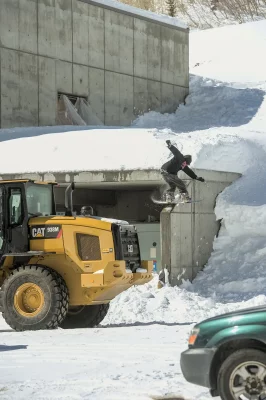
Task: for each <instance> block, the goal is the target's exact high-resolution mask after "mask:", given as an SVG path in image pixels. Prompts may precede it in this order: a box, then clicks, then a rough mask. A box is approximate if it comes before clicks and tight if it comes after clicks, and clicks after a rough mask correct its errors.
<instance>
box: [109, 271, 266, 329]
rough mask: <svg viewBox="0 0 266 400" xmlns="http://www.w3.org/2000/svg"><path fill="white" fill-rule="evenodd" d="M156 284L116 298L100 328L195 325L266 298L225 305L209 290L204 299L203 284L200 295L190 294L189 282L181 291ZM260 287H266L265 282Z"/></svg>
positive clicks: (224, 302) (134, 289)
mask: <svg viewBox="0 0 266 400" xmlns="http://www.w3.org/2000/svg"><path fill="white" fill-rule="evenodd" d="M212 272H213V271H212ZM227 278H228V275H227ZM210 280H211V282H208V284H211V285H213V276H212V277H210ZM225 280H226V279H225ZM157 282H158V277H157V276H155V277H154V279H153V280H152V281H151V282H149V283H147V284H146V285H143V286H135V287H133V288H131V289H129V290H127V291H126V292H123V293H122V294H121V295H119V296H118V297H117V298H116V299H115V300H113V301H112V302H111V308H110V311H109V312H108V314H107V316H106V317H105V319H104V321H103V322H102V324H101V325H103V326H104V325H111V326H120V325H121V326H123V325H128V324H129V325H130V324H132V325H134V324H136V325H139V324H141V323H143V324H144V323H149V322H154V323H160V322H164V323H168V324H175V323H177V322H178V324H181V325H182V324H194V323H196V322H199V321H201V320H203V319H205V318H209V317H212V316H214V315H217V314H221V313H224V312H229V311H234V310H235V309H236V308H243V307H252V306H255V305H258V306H259V305H263V304H265V303H266V296H265V295H262V294H261V295H259V296H257V297H255V298H251V299H249V300H247V301H236V302H232V303H229V302H228V303H226V301H222V299H221V298H220V299H219V300H220V301H217V296H216V294H215V293H213V292H212V291H211V290H208V293H205V295H204V290H201V288H202V289H206V288H207V289H209V286H208V284H206V285H205V286H204V287H203V286H202V282H200V284H199V288H200V293H201V294H200V295H199V293H197V292H195V293H193V292H192V293H191V292H190V290H189V289H190V287H193V286H194V285H191V284H190V283H189V282H186V283H185V284H184V285H183V288H181V287H169V286H165V287H163V288H161V289H158V288H157ZM263 283H264V285H265V279H264V282H263ZM239 284H241V282H239ZM222 286H223V284H222V283H221V287H222ZM186 289H187V290H186ZM210 289H211V288H210Z"/></svg>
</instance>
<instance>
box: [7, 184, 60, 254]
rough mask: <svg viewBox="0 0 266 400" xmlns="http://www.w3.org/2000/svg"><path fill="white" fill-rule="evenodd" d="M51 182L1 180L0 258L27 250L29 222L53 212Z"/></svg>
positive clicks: (53, 203) (53, 202) (53, 213)
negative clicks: (6, 254)
mask: <svg viewBox="0 0 266 400" xmlns="http://www.w3.org/2000/svg"><path fill="white" fill-rule="evenodd" d="M53 186H54V185H53V184H50V183H47V184H46V183H37V182H34V181H30V180H27V181H26V180H14V181H0V257H1V256H2V255H3V254H5V253H23V252H27V251H29V238H28V221H29V219H30V218H33V217H37V216H50V215H55V201H54V190H53Z"/></svg>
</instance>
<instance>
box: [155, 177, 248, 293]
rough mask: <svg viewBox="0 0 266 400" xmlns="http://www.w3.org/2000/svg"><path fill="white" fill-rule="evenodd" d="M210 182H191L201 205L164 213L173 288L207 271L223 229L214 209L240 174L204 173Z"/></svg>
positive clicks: (164, 247)
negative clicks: (203, 270) (205, 267)
mask: <svg viewBox="0 0 266 400" xmlns="http://www.w3.org/2000/svg"><path fill="white" fill-rule="evenodd" d="M198 175H199V176H201V175H202V176H205V177H206V179H207V181H206V183H205V184H202V183H200V182H198V181H191V180H190V181H188V183H189V184H188V191H189V193H190V195H191V196H192V198H193V199H195V200H198V199H202V201H201V202H199V203H191V204H180V205H177V206H175V207H174V208H173V207H165V208H164V209H163V211H162V212H161V252H162V268H166V269H167V270H168V272H169V281H170V283H171V285H173V286H174V285H180V284H181V283H182V280H187V279H189V280H190V281H192V280H193V279H194V278H195V277H196V275H197V273H198V272H199V271H200V270H202V269H203V267H204V265H205V264H206V263H207V261H208V259H209V257H210V254H211V252H212V250H213V240H214V238H215V236H216V235H217V233H218V231H219V227H220V223H219V221H216V216H215V213H214V207H215V202H216V198H217V196H218V194H219V193H221V192H222V191H223V189H225V188H226V187H227V186H229V185H230V184H231V183H232V182H233V181H234V180H236V179H237V178H238V177H239V176H240V174H234V173H225V172H216V171H215V172H214V171H202V174H200V173H198Z"/></svg>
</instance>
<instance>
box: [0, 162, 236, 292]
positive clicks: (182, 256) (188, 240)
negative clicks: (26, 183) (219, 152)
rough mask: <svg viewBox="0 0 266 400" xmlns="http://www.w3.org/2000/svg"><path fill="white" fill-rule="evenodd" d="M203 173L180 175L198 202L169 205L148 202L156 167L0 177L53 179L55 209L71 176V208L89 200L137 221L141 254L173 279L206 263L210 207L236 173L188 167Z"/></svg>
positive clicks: (213, 227) (102, 210) (212, 226)
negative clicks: (73, 187) (194, 176)
mask: <svg viewBox="0 0 266 400" xmlns="http://www.w3.org/2000/svg"><path fill="white" fill-rule="evenodd" d="M194 171H195V173H196V174H197V175H198V176H204V178H205V179H206V184H202V183H201V182H197V181H193V180H190V179H187V175H185V174H182V173H180V177H182V179H184V180H185V181H186V183H187V187H188V191H189V192H190V194H191V195H192V197H193V198H195V199H202V202H200V203H195V204H182V205H179V206H177V207H175V208H174V209H172V207H170V208H164V207H163V206H161V205H156V204H154V203H153V202H152V201H151V199H150V196H151V194H152V193H153V192H154V191H155V190H156V189H157V188H158V187H159V186H160V185H162V184H163V180H162V177H161V174H160V173H159V171H158V170H146V171H145V170H142V171H136V170H134V171H127V170H125V171H106V172H100V171H84V172H77V173H73V172H66V173H42V174H32V173H29V174H12V175H1V176H0V179H14V178H15V179H22V178H27V179H28V178H30V179H36V180H44V181H47V180H48V181H56V182H58V183H60V187H58V188H56V203H57V211H58V212H63V211H64V191H65V187H66V186H67V185H68V184H69V182H71V181H73V182H75V184H76V187H77V189H76V190H75V191H74V195H73V203H74V209H75V210H76V211H77V212H78V213H79V212H80V209H81V207H82V206H83V205H90V206H92V208H93V210H94V213H95V214H96V215H99V216H103V217H109V218H117V219H124V220H127V221H128V222H131V223H134V224H135V225H136V226H137V230H138V232H139V237H140V248H141V256H142V258H143V259H149V260H156V261H157V271H159V270H160V269H161V268H167V269H168V271H169V273H170V281H171V283H172V284H173V285H176V284H179V283H181V281H182V279H190V280H192V279H194V278H195V276H196V275H197V272H198V271H199V270H201V269H202V268H203V267H204V265H205V264H206V262H207V260H208V258H209V256H210V254H211V252H212V248H213V247H212V245H213V240H214V238H215V236H216V235H217V234H218V232H219V227H220V224H219V221H216V217H215V214H214V207H215V202H216V197H217V196H218V194H219V193H220V192H222V191H223V189H225V188H226V187H227V186H229V185H230V184H231V183H232V182H234V181H235V180H236V179H238V178H239V177H240V174H237V173H229V172H220V171H209V170H199V169H194Z"/></svg>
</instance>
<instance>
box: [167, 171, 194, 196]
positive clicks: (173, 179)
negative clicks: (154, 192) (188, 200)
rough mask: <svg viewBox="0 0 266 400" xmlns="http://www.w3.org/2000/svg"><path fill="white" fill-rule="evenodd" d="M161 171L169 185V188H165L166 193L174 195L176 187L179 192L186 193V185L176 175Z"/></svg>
mask: <svg viewBox="0 0 266 400" xmlns="http://www.w3.org/2000/svg"><path fill="white" fill-rule="evenodd" d="M161 173H162V177H163V179H164V180H165V182H166V183H168V185H169V186H170V188H169V189H167V190H166V192H167V193H169V194H173V195H174V193H175V190H176V189H178V190H179V192H180V193H186V194H187V193H188V191H187V188H186V185H185V184H184V182H183V181H182V179H180V178H178V176H177V175H173V174H168V173H167V172H165V171H162V172H161Z"/></svg>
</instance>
